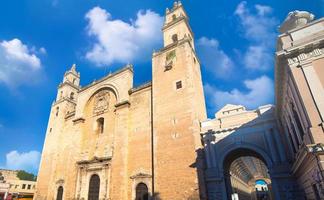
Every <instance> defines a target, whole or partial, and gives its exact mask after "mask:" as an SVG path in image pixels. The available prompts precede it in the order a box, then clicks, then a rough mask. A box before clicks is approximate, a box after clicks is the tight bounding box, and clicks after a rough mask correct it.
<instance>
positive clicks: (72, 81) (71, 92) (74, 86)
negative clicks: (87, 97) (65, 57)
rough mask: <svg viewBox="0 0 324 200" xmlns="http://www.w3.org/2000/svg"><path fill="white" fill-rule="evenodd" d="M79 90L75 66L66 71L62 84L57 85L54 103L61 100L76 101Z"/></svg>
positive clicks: (78, 79) (77, 73)
mask: <svg viewBox="0 0 324 200" xmlns="http://www.w3.org/2000/svg"><path fill="white" fill-rule="evenodd" d="M79 89H80V73H79V72H77V71H76V65H75V64H73V65H72V67H71V69H70V70H68V71H66V72H65V74H64V77H63V82H62V83H61V84H60V85H59V87H58V91H57V97H56V102H57V101H60V100H63V99H70V100H76V95H77V92H78V91H79Z"/></svg>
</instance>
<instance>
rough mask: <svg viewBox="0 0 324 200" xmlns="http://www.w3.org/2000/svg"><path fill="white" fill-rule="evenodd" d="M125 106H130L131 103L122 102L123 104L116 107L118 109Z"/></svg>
mask: <svg viewBox="0 0 324 200" xmlns="http://www.w3.org/2000/svg"><path fill="white" fill-rule="evenodd" d="M123 106H130V103H129V101H127V100H126V101H122V102H120V103H117V104H116V105H115V107H116V108H121V107H123Z"/></svg>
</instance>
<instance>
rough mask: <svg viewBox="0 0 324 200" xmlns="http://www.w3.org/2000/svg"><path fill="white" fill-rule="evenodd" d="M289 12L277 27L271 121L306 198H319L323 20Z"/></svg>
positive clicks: (323, 161)
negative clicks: (273, 116) (274, 106)
mask: <svg viewBox="0 0 324 200" xmlns="http://www.w3.org/2000/svg"><path fill="white" fill-rule="evenodd" d="M313 19H314V16H313V15H312V14H310V13H308V12H303V11H294V12H291V13H289V15H288V17H287V19H286V20H285V22H284V23H283V24H282V26H281V27H280V32H281V34H280V35H279V37H278V42H277V52H276V66H275V67H276V68H275V71H276V72H275V76H276V80H275V82H276V104H277V112H276V116H277V119H278V122H279V125H280V128H281V133H282V135H283V136H284V138H285V140H286V141H287V142H286V144H287V145H286V151H287V152H288V156H289V160H290V161H291V163H292V168H291V172H292V174H293V175H294V176H295V177H296V178H297V182H298V184H299V185H300V186H301V187H302V189H303V191H304V195H305V198H307V199H316V200H319V199H324V179H323V178H324V174H323V167H324V144H323V143H324V18H321V19H318V20H315V21H313Z"/></svg>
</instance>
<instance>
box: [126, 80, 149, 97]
mask: <svg viewBox="0 0 324 200" xmlns="http://www.w3.org/2000/svg"><path fill="white" fill-rule="evenodd" d="M151 86H152V81H150V82H147V83H144V84H142V85H140V86H138V87H135V88H132V89H130V90H129V91H128V94H129V95H131V94H133V93H135V92H138V91H141V90H143V89H145V88H149V87H151Z"/></svg>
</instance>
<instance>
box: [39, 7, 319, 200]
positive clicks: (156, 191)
mask: <svg viewBox="0 0 324 200" xmlns="http://www.w3.org/2000/svg"><path fill="white" fill-rule="evenodd" d="M313 19H314V16H313V15H311V14H310V13H308V12H301V11H295V12H291V13H289V15H288V17H287V19H286V20H285V22H284V23H283V25H282V26H281V27H280V31H281V32H282V34H281V35H279V37H278V43H277V51H276V66H275V67H276V68H275V79H276V80H275V83H276V87H275V89H276V108H275V107H274V106H272V105H266V106H261V107H259V108H258V109H256V110H246V108H245V107H244V106H240V105H230V104H229V105H226V106H225V107H224V108H222V109H221V110H220V111H218V112H217V113H216V115H215V118H214V119H206V108H205V99H204V93H203V85H202V78H201V72H200V63H199V59H198V58H197V55H196V52H195V44H194V37H193V33H192V30H191V28H190V26H189V22H188V16H187V14H186V12H185V10H184V9H183V7H182V4H181V3H180V2H175V3H174V6H173V8H172V9H167V10H166V16H165V23H164V26H163V28H162V30H163V38H164V46H163V48H162V49H160V50H159V51H157V52H154V53H153V56H152V81H151V82H150V83H147V84H144V85H141V86H139V87H134V86H133V69H132V66H131V65H127V66H125V67H124V68H122V69H121V70H119V71H117V72H115V73H113V74H110V75H107V76H105V77H103V78H102V79H100V80H98V81H94V82H93V83H91V84H89V85H87V86H84V87H81V86H80V84H79V83H80V74H79V73H78V72H77V71H76V66H75V65H73V66H72V67H71V69H70V70H68V71H67V72H66V73H65V74H64V78H63V82H62V83H61V84H60V85H59V87H58V92H57V97H56V100H55V101H54V102H53V105H52V108H51V113H50V116H49V122H48V128H47V132H46V138H45V143H44V148H43V152H42V159H41V164H40V170H39V174H38V182H37V191H36V195H35V197H34V199H37V200H43V199H57V200H61V199H66V200H67V199H110V200H124V199H125V200H126V199H132V200H133V199H136V200H138V199H140V200H142V199H145V200H147V199H167V200H169V199H172V200H182V199H188V200H189V199H190V200H195V199H210V200H218V199H219V200H220V199H232V198H236V197H239V198H240V199H258V198H260V197H262V195H268V198H269V199H276V200H277V199H278V200H280V199H285V200H286V199H287V200H288V199H289V200H299V199H323V198H324V182H323V180H324V179H323V176H324V174H323V173H322V172H323V167H324V166H323V161H324V155H323V152H324V147H323V143H324V134H323V133H324V132H323V130H324V123H323V119H324V96H323V95H324V90H323V88H324V86H323V85H324V68H323V65H324V56H323V55H324V19H319V20H316V21H312V20H313ZM257 180H263V181H264V182H265V183H266V184H267V187H266V188H267V191H260V190H258V189H256V188H260V187H261V186H257V185H256V184H257V183H256V181H257ZM153 197H154V198H153Z"/></svg>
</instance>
